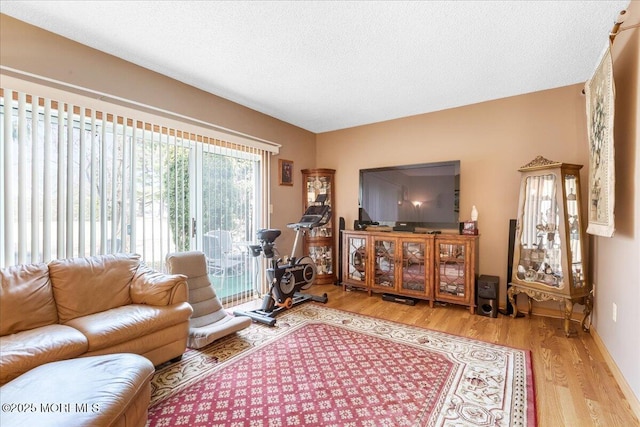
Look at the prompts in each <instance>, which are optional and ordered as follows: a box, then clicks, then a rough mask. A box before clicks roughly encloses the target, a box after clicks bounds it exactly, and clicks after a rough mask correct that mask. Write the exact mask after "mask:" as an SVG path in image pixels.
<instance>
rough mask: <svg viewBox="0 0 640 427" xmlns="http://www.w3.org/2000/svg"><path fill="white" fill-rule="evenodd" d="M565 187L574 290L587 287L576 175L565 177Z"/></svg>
mask: <svg viewBox="0 0 640 427" xmlns="http://www.w3.org/2000/svg"><path fill="white" fill-rule="evenodd" d="M564 186H565V191H566V194H567V197H566V200H565V202H566V206H565V212H566V213H567V222H568V227H567V228H568V239H569V248H568V249H569V258H570V260H571V264H570V265H571V267H570V268H571V275H572V280H571V284H572V286H573V287H574V288H583V287H585V286H586V281H585V273H584V266H583V265H582V241H581V236H582V233H581V232H580V227H581V226H582V224H580V214H579V206H580V196H579V194H578V178H577V177H576V175H565V177H564Z"/></svg>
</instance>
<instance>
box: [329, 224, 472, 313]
mask: <svg viewBox="0 0 640 427" xmlns="http://www.w3.org/2000/svg"><path fill="white" fill-rule="evenodd" d="M436 231H437V230H436ZM478 240H479V236H476V235H460V234H416V233H406V232H397V231H392V232H384V233H381V232H379V231H369V230H367V231H359V230H354V231H349V230H344V231H343V232H342V248H343V251H344V252H343V254H342V256H341V257H340V260H341V262H342V274H341V282H342V283H341V284H342V286H343V289H344V290H346V289H347V287H349V288H350V289H352V288H360V289H364V290H366V291H367V292H368V294H369V295H371V294H372V293H373V292H380V293H382V294H387V295H392V296H393V297H389V296H385V297H384V298H385V299H387V298H393V299H392V300H393V301H395V302H401V301H400V299H402V300H406V301H410V300H411V299H421V300H427V301H429V305H430V306H431V307H433V304H434V302H436V301H437V302H446V303H451V304H459V305H463V306H467V307H469V311H470V313H471V314H473V313H475V309H476V289H475V288H476V287H475V279H476V272H477V271H478V260H479V258H478V246H479V245H478ZM402 302H404V301H402Z"/></svg>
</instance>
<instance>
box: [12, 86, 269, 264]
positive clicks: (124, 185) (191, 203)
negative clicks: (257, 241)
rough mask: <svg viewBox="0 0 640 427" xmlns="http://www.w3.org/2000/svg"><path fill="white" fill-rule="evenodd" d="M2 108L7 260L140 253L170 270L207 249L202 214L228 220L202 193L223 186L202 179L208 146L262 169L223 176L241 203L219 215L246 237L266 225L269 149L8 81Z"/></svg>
mask: <svg viewBox="0 0 640 427" xmlns="http://www.w3.org/2000/svg"><path fill="white" fill-rule="evenodd" d="M0 114H1V116H2V117H1V120H0V127H1V128H0V138H2V144H1V146H2V149H1V150H0V167H1V168H2V171H1V172H0V180H1V181H0V200H1V201H2V209H0V267H4V266H9V265H15V264H23V263H33V262H48V261H50V260H52V259H55V258H69V257H76V256H88V255H95V254H101V253H109V252H135V253H139V254H141V255H142V258H143V260H144V261H145V262H146V263H147V264H148V265H149V266H151V267H153V268H155V269H158V270H164V268H165V267H164V257H165V256H166V254H167V253H168V252H172V251H176V250H186V249H199V248H201V241H202V239H201V236H202V232H203V230H201V229H200V228H198V226H197V221H196V219H197V218H202V217H208V218H209V219H210V221H212V224H210V225H208V227H213V223H215V222H216V221H218V223H216V224H217V225H216V226H220V225H221V220H219V219H212V218H211V217H212V215H213V214H210V215H208V216H207V213H206V212H207V206H206V205H205V206H203V204H202V202H201V199H200V198H199V197H198V195H201V194H202V193H203V192H208V193H213V194H216V195H218V194H219V193H218V192H214V191H213V190H212V187H208V188H207V183H206V179H202V178H198V177H199V176H202V175H206V174H207V171H206V170H203V169H202V168H203V166H202V165H203V162H202V156H203V153H205V152H206V153H215V154H217V155H219V156H222V157H224V158H225V159H226V160H228V161H227V164H231V166H229V167H232V168H236V169H234V170H236V171H237V170H238V168H237V167H236V166H235V165H236V163H233V160H238V161H241V162H244V163H243V164H244V165H245V166H244V167H245V169H244V170H248V168H247V166H246V165H247V164H249V165H252V166H251V167H252V168H253V175H251V177H252V179H253V181H252V184H253V185H251V184H247V183H246V182H244V183H243V184H242V185H244V187H242V191H238V188H237V186H238V185H240V184H238V181H239V179H238V178H237V175H236V178H233V176H232V177H231V178H232V179H231V182H229V181H227V182H218V183H217V184H216V185H218V187H217V188H218V189H220V188H222V189H224V190H223V192H222V193H220V194H225V195H226V196H227V198H226V199H224V203H222V204H224V205H225V206H226V205H229V204H230V203H231V204H234V205H235V204H239V205H240V207H239V209H235V210H233V211H224V212H217V213H216V215H222V216H225V215H226V217H225V218H226V219H225V221H226V222H224V224H225V225H228V226H229V227H235V228H234V230H235V231H234V232H235V233H236V234H237V235H238V237H239V238H241V239H242V240H250V239H252V238H253V237H254V236H253V232H254V230H255V228H256V227H260V226H264V221H266V215H264V213H265V206H266V205H267V203H265V200H266V197H267V195H268V194H267V193H268V192H267V191H266V189H267V185H268V180H267V179H266V176H267V174H266V172H265V171H267V170H268V169H267V167H268V163H269V152H268V151H265V150H262V149H260V148H255V147H247V146H243V145H241V144H237V143H230V142H226V141H223V140H221V139H219V138H217V137H216V138H212V137H207V136H206V135H201V134H194V133H192V132H185V131H181V130H179V129H175V128H171V127H168V126H163V125H160V124H157V123H149V121H148V120H139V119H137V118H136V117H126V116H123V115H118V114H112V113H109V112H105V111H96V110H95V108H94V109H89V108H85V107H83V106H79V105H72V104H70V103H65V102H62V101H57V100H52V99H48V98H45V97H41V96H37V95H32V94H27V93H24V92H19V91H14V90H9V89H4V88H3V89H0ZM133 115H134V114H133ZM144 117H148V114H147V116H144ZM199 156H200V157H199ZM196 164H197V165H196ZM214 166H215V165H213V164H210V166H209V167H214ZM204 167H205V168H206V167H207V166H206V163H205V166H204ZM240 172H242V171H240ZM212 173H213V172H211V171H209V175H211V174H212ZM218 173H220V172H218ZM194 175H195V176H194ZM234 186H235V187H234ZM239 193H243V194H244V196H243V199H242V201H239V200H235V199H233V200H232V199H230V198H229V197H230V194H232V195H236V196H237V194H239ZM194 195H195V196H196V197H194ZM219 207H220V206H219ZM221 209H222V208H221ZM233 215H245V216H244V217H243V218H240V217H238V216H233ZM231 216H233V217H231ZM227 217H228V218H227ZM216 218H218V217H216ZM204 231H207V230H204Z"/></svg>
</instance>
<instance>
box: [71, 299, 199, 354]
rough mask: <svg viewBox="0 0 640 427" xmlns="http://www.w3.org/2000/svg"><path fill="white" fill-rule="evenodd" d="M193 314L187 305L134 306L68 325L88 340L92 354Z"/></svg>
mask: <svg viewBox="0 0 640 427" xmlns="http://www.w3.org/2000/svg"><path fill="white" fill-rule="evenodd" d="M191 313H192V308H191V306H190V305H189V304H185V303H182V304H175V305H170V306H150V305H144V304H131V305H127V306H123V307H116V308H113V309H111V310H107V311H103V312H100V313H96V314H91V315H88V316H83V317H78V318H75V319H73V320H70V321H69V322H67V323H66V325H68V326H71V327H73V328H75V329H77V330H79V331H80V332H82V333H83V334H84V335H85V336H86V337H87V339H88V340H89V351H98V350H100V349H102V348H106V347H113V346H115V345H117V344H120V343H123V342H127V341H131V340H133V339H135V338H138V337H141V336H145V335H149V334H151V333H153V332H155V331H159V330H161V329H166V328H168V327H170V326H173V325H176V324H179V323H182V322H186V321H187V320H188V319H189V316H191Z"/></svg>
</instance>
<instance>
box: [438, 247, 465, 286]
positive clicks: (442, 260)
mask: <svg viewBox="0 0 640 427" xmlns="http://www.w3.org/2000/svg"><path fill="white" fill-rule="evenodd" d="M436 249H437V250H438V263H439V265H438V271H437V277H438V281H437V283H436V287H437V288H436V292H437V293H438V296H440V297H447V296H448V297H454V298H460V299H466V298H467V297H468V295H467V289H466V286H465V278H466V277H465V265H466V256H467V254H466V246H465V244H464V243H447V242H438V243H437V248H436Z"/></svg>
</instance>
